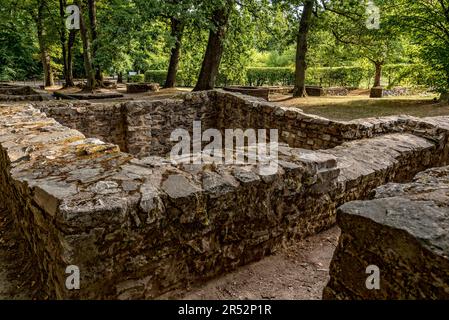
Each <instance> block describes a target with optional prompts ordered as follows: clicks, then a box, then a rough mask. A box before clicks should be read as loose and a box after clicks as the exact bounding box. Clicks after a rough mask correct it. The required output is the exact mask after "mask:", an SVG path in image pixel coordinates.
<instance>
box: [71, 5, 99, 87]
mask: <svg viewBox="0 0 449 320" xmlns="http://www.w3.org/2000/svg"><path fill="white" fill-rule="evenodd" d="M75 3H76V4H77V5H78V7H79V8H80V33H81V39H82V41H83V56H84V70H85V72H86V79H87V85H86V87H85V90H86V91H92V90H94V89H95V87H96V81H95V70H94V68H93V65H92V54H91V43H90V39H89V35H88V32H87V28H86V24H85V21H84V17H83V7H82V6H81V0H77V1H76V2H75Z"/></svg>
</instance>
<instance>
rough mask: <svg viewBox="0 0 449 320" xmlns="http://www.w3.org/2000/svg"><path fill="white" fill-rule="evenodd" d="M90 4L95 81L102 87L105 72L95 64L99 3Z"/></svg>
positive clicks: (93, 1)
mask: <svg viewBox="0 0 449 320" xmlns="http://www.w3.org/2000/svg"><path fill="white" fill-rule="evenodd" d="M88 3H89V23H90V33H91V36H92V59H93V61H94V68H95V80H97V83H98V85H100V86H101V85H102V83H103V72H102V71H101V67H100V66H99V64H98V63H97V62H95V60H96V58H97V51H98V43H97V40H98V31H97V3H96V0H88Z"/></svg>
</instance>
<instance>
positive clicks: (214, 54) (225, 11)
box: [193, 0, 234, 91]
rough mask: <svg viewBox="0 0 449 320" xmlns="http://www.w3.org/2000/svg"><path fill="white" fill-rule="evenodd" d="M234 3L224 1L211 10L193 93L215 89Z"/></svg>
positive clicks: (229, 0)
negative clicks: (207, 33) (203, 50)
mask: <svg viewBox="0 0 449 320" xmlns="http://www.w3.org/2000/svg"><path fill="white" fill-rule="evenodd" d="M233 6H234V1H232V0H226V1H223V2H221V3H219V5H218V6H217V7H215V8H214V9H213V13H212V26H211V29H210V32H209V40H208V43H207V48H206V53H205V55H204V59H203V63H202V66H201V71H200V74H199V77H198V81H197V84H196V86H195V88H194V89H193V90H194V91H201V90H211V89H213V88H214V87H215V80H216V79H217V76H218V71H219V68H220V62H221V58H222V56H223V49H224V40H225V36H226V31H227V28H228V22H229V16H230V14H231V11H232V9H233Z"/></svg>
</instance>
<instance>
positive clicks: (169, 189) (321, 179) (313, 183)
mask: <svg viewBox="0 0 449 320" xmlns="http://www.w3.org/2000/svg"><path fill="white" fill-rule="evenodd" d="M183 101H184V102H185V101H189V103H192V105H193V106H194V107H192V110H193V111H192V112H195V113H196V112H199V114H200V115H201V114H202V113H201V112H204V111H207V112H212V111H211V110H213V111H214V112H217V114H219V115H218V116H217V124H219V125H220V126H218V127H219V128H223V127H225V126H224V124H225V119H227V117H226V113H229V112H235V113H234V115H235V117H234V119H233V120H230V121H236V122H235V123H229V125H231V127H234V128H239V127H241V128H247V127H250V128H261V127H266V128H271V127H272V125H275V127H277V126H279V129H280V130H284V129H286V128H287V126H292V127H289V128H288V130H289V132H291V133H292V134H293V135H296V134H297V131H300V130H301V126H297V123H296V121H300V122H301V123H304V122H303V121H302V120H298V118H296V119H294V120H293V123H289V122H288V121H287V120H285V118H282V117H281V118H275V117H277V116H279V115H281V113H282V114H285V113H287V112H288V113H289V117H291V114H292V113H294V112H297V113H298V115H300V119H307V120H308V122H307V123H309V125H310V126H315V127H313V128H312V129H311V130H312V131H310V132H311V134H314V132H321V131H323V130H324V129H325V128H327V129H329V128H330V127H332V126H334V125H336V122H333V121H330V120H326V119H322V118H319V117H311V116H307V115H305V114H303V113H301V112H300V111H295V110H292V109H291V108H289V109H287V110H284V109H283V108H280V107H277V106H276V105H274V104H270V103H261V102H260V101H258V100H256V99H253V98H248V99H247V98H246V97H243V96H241V95H239V94H234V93H224V92H221V91H219V90H217V91H211V92H206V93H205V92H202V93H198V94H195V93H189V94H186V95H183V96H182V97H181V98H180V99H179V100H178V99H175V100H171V101H168V102H167V101H165V102H160V101H159V102H145V101H142V102H128V103H125V104H119V105H114V106H107V105H102V106H103V107H104V108H105V109H108V108H123V106H126V108H128V107H129V108H131V109H132V110H131V111H132V113H133V115H134V114H136V113H137V114H139V113H140V112H144V113H143V116H145V115H146V113H145V112H146V110H148V109H151V108H157V107H158V106H160V105H161V104H164V106H165V107H168V106H172V105H174V106H175V107H182V103H183ZM241 101H243V103H241ZM52 105H56V106H57V107H56V108H55V109H54V110H52V111H51V112H54V113H55V114H57V113H58V112H62V113H65V112H68V113H71V112H78V108H81V109H80V110H81V112H82V110H83V108H86V109H88V108H90V107H92V108H94V107H96V105H95V106H93V105H84V104H83V103H75V102H73V104H72V102H71V103H70V107H69V108H68V109H66V108H65V107H64V104H58V103H57V104H52ZM248 106H251V108H250V109H248ZM103 107H100V110H101V108H103ZM40 108H43V109H45V108H46V110H47V112H50V111H48V110H50V109H51V108H50V107H42V106H41V107H40ZM242 108H243V109H242ZM266 108H272V109H274V110H273V112H268V113H261V112H258V110H260V109H264V110H265V109H266ZM239 110H240V111H242V116H241V117H240V113H238V112H240V111H239ZM249 110H251V111H249ZM276 111H282V112H278V115H276ZM51 112H50V113H51ZM135 112H136V113H135ZM212 114H215V113H213V112H212ZM243 114H244V115H245V116H243ZM267 114H268V116H267V119H268V120H266V121H267V122H259V121H260V119H264V118H259V117H260V116H263V115H267ZM239 117H240V118H239ZM129 118H130V119H129V120H127V121H134V120H136V119H135V118H133V117H131V116H130V117H129ZM228 119H231V118H228ZM446 120H448V119H426V120H424V121H421V120H420V119H411V120H409V119H408V118H407V119H406V120H404V118H402V117H390V118H388V119H385V120H376V121H371V120H368V122H369V124H368V126H371V127H376V126H377V127H378V128H381V127H382V126H386V128H387V129H386V130H385V131H379V132H376V133H375V134H374V133H371V134H358V133H357V132H353V134H352V135H350V137H351V138H350V140H356V141H344V139H340V140H338V142H337V141H335V142H333V143H334V144H335V146H333V147H332V148H328V149H327V150H319V151H313V150H305V149H301V148H298V146H301V144H300V143H293V144H291V145H290V146H288V145H287V144H281V145H280V148H279V166H280V170H279V172H278V174H276V175H272V176H270V177H266V176H260V175H259V174H258V170H257V169H258V168H257V167H256V166H244V167H241V166H223V165H216V166H210V165H209V166H208V165H204V166H203V165H200V166H193V165H190V166H188V165H184V166H182V165H179V166H175V165H173V164H172V163H171V162H170V161H168V159H165V158H163V157H157V156H151V157H142V158H141V159H136V158H135V157H134V156H131V155H130V154H127V153H123V152H121V151H120V149H119V148H118V147H117V145H115V144H112V143H103V142H101V141H99V140H98V139H95V138H87V137H86V136H85V135H83V134H81V133H80V132H79V131H77V130H74V129H69V128H67V127H64V126H63V125H61V124H60V123H58V122H56V121H55V120H53V119H52V118H49V117H47V116H46V115H45V114H44V113H43V112H40V111H38V110H37V109H35V108H33V107H32V106H30V105H17V106H1V107H0V164H1V170H0V178H1V184H0V187H1V188H2V200H3V201H5V204H6V205H7V206H8V208H9V210H10V211H11V214H12V215H13V216H14V218H15V222H16V224H17V226H18V227H19V229H20V230H21V232H22V234H23V235H24V237H25V238H26V239H27V240H28V242H29V243H30V247H31V250H32V251H33V252H34V255H35V256H36V257H37V258H38V260H39V269H40V270H41V271H42V274H44V277H45V275H47V276H46V277H47V279H45V280H46V281H45V282H46V283H47V286H48V288H47V290H48V292H49V293H50V294H52V295H55V296H56V297H58V298H117V297H120V298H126V297H128V298H129V297H134V298H155V297H157V296H158V295H160V294H162V293H164V292H166V291H169V290H170V289H173V288H177V287H179V286H183V285H185V284H186V283H189V282H194V281H200V280H204V279H207V278H208V277H213V276H216V275H218V274H220V273H222V272H224V271H225V270H230V269H233V268H235V267H237V266H239V265H242V264H245V263H248V262H251V261H255V260H258V259H260V258H262V257H263V256H264V255H266V254H268V253H269V252H271V251H272V250H275V249H276V248H277V247H278V246H279V245H281V244H282V243H284V242H285V241H287V240H288V239H289V238H291V237H294V236H295V237H305V236H307V235H310V234H314V233H316V232H319V231H321V230H323V229H325V228H328V227H330V226H332V225H333V224H334V223H335V208H336V206H337V205H339V204H341V203H344V202H347V201H350V200H354V199H361V198H364V197H365V196H366V195H367V194H369V192H370V191H371V190H372V189H374V188H376V187H378V186H380V185H383V184H385V183H387V182H390V181H399V182H402V181H404V180H407V179H408V178H409V175H410V174H412V173H413V174H415V173H416V172H418V171H420V170H423V169H425V168H427V167H430V166H438V165H442V164H444V163H447V161H448V157H447V138H445V137H447V129H445V128H446V127H445V124H446ZM239 121H241V122H239ZM276 121H278V122H276ZM366 122H367V121H364V122H363V123H364V124H363V125H365V123H366ZM396 124H398V126H399V127H395V125H396ZM137 125H138V124H137ZM253 125H254V126H253ZM340 125H342V126H343V128H346V130H347V131H348V132H349V131H350V130H352V131H354V130H357V127H358V125H357V124H356V123H350V124H348V125H346V124H341V123H338V126H340ZM338 126H337V127H338ZM415 128H418V129H422V128H423V130H422V131H421V132H420V133H419V136H417V135H413V134H411V133H412V132H413V130H415ZM144 129H145V128H144ZM145 130H146V129H145ZM376 130H377V129H376ZM336 134H338V132H337V133H336ZM371 135H378V137H375V138H374V139H366V140H360V141H358V140H357V137H360V136H361V137H363V136H369V137H371ZM435 135H437V137H435ZM317 137H318V136H317ZM311 139H314V138H313V137H312V138H311ZM317 139H318V138H317ZM292 146H293V147H292ZM373 150H374V151H375V153H373ZM370 155H372V156H373V157H372V160H373V161H371V162H370V161H369V160H370ZM345 163H346V164H347V165H345ZM357 163H363V166H364V167H357ZM348 164H349V165H348ZM354 169H357V170H354ZM195 248H196V249H195ZM198 248H199V249H198ZM207 248H208V249H207ZM192 250H193V251H192ZM142 259H143V260H144V261H147V262H145V263H142V262H139V261H141V260H142ZM68 263H69V264H77V265H79V266H80V267H82V269H83V270H85V273H86V274H85V276H84V278H82V281H83V283H84V285H85V287H84V288H85V289H84V290H82V291H80V292H75V293H73V292H68V291H67V290H65V288H64V281H63V279H64V270H65V266H66V264H68ZM43 270H45V272H44V271H43ZM148 277H149V278H148ZM144 279H146V280H144ZM126 281H134V283H135V285H136V286H137V287H138V288H141V289H138V290H137V289H136V287H132V288H131V289H129V290H125V291H123V290H122V289H119V288H122V287H123V286H122V284H123V283H124V282H126ZM142 281H144V283H145V285H144V286H142V285H141V284H142Z"/></svg>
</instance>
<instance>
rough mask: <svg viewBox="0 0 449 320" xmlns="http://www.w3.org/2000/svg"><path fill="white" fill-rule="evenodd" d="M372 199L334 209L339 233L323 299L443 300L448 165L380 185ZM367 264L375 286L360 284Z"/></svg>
mask: <svg viewBox="0 0 449 320" xmlns="http://www.w3.org/2000/svg"><path fill="white" fill-rule="evenodd" d="M372 198H373V199H372V200H366V201H353V202H349V203H346V204H344V205H343V206H341V207H340V208H339V209H338V225H339V226H340V228H341V229H342V236H341V238H340V243H339V245H338V249H337V252H336V253H335V255H334V258H333V261H332V263H331V272H330V273H331V280H330V282H329V284H328V286H327V287H326V289H325V292H324V298H326V299H448V298H449V278H448V274H449V232H448V230H449V167H443V168H434V169H429V170H427V171H424V172H421V173H419V174H418V175H417V176H416V177H415V179H414V180H413V181H412V182H410V183H407V184H396V183H390V184H387V185H385V186H382V187H379V188H378V189H376V190H375V191H374V192H373V195H372ZM354 256H357V259H353V257H354ZM369 265H376V266H378V267H379V268H380V272H381V274H380V275H381V281H380V289H379V290H368V289H366V288H365V287H364V286H363V278H364V277H366V274H364V273H365V272H364V271H365V270H364V269H365V268H366V267H367V266H369Z"/></svg>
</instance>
